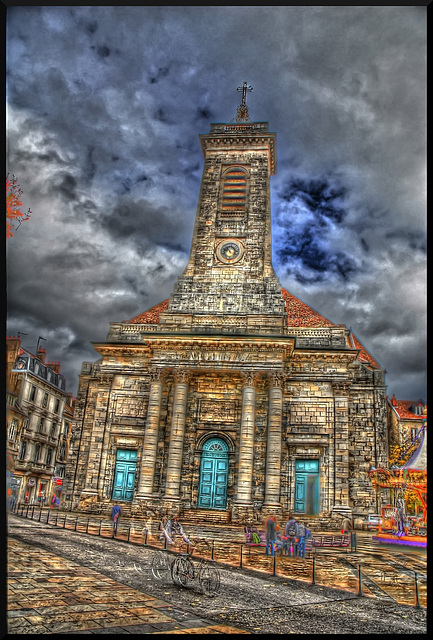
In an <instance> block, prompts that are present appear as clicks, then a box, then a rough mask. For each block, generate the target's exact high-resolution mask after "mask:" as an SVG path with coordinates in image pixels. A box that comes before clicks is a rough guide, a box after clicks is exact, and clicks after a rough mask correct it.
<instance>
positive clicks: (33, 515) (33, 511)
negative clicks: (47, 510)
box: [32, 505, 35, 520]
mask: <svg viewBox="0 0 433 640" xmlns="http://www.w3.org/2000/svg"><path fill="white" fill-rule="evenodd" d="M34 517H35V505H33V509H32V520H33V518H34Z"/></svg>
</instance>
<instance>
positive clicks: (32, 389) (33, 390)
mask: <svg viewBox="0 0 433 640" xmlns="http://www.w3.org/2000/svg"><path fill="white" fill-rule="evenodd" d="M35 398H36V387H35V386H33V385H32V386H31V387H30V395H29V400H30V402H34V401H35Z"/></svg>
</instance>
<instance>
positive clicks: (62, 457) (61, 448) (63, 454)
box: [59, 442, 66, 460]
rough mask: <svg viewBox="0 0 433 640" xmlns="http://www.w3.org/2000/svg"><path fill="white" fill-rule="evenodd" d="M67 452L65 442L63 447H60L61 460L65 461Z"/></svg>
mask: <svg viewBox="0 0 433 640" xmlns="http://www.w3.org/2000/svg"><path fill="white" fill-rule="evenodd" d="M65 451H66V444H65V443H64V442H63V443H62V446H61V447H60V453H59V459H60V460H64V459H65Z"/></svg>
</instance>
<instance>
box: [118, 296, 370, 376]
mask: <svg viewBox="0 0 433 640" xmlns="http://www.w3.org/2000/svg"><path fill="white" fill-rule="evenodd" d="M281 293H282V294H283V298H284V302H285V305H286V312H287V326H288V327H335V326H336V325H335V324H334V323H333V322H331V321H330V320H328V319H327V318H325V317H324V316H321V315H320V314H319V313H317V311H314V309H312V308H311V307H309V306H308V305H307V304H305V302H302V300H299V298H296V297H295V296H294V295H293V294H291V293H289V291H287V290H286V289H283V288H282V289H281ZM168 303H169V298H167V300H164V301H163V302H160V303H159V304H157V305H155V306H154V307H151V308H150V309H148V310H147V311H144V312H143V313H140V314H139V315H138V316H135V318H132V319H131V320H129V321H128V322H127V323H126V324H158V322H159V316H160V314H161V313H162V312H163V311H166V310H167V309H168ZM351 336H352V344H349V345H348V346H350V347H353V348H355V349H359V350H360V353H359V360H360V361H361V362H365V363H367V364H369V365H371V366H372V367H375V368H380V365H379V364H378V362H376V360H374V358H372V356H371V355H370V354H369V353H368V351H367V349H365V347H364V346H363V345H362V344H361V343H360V342H359V340H358V339H357V338H356V336H354V335H353V334H351Z"/></svg>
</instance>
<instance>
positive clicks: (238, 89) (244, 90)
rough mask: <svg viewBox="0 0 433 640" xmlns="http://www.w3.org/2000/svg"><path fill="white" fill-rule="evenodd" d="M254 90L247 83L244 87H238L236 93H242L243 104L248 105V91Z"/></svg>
mask: <svg viewBox="0 0 433 640" xmlns="http://www.w3.org/2000/svg"><path fill="white" fill-rule="evenodd" d="M252 90H253V88H252V87H249V86H248V85H247V83H246V82H244V83H243V85H242V87H238V88H237V89H236V91H242V104H243V105H246V97H247V91H252Z"/></svg>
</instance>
